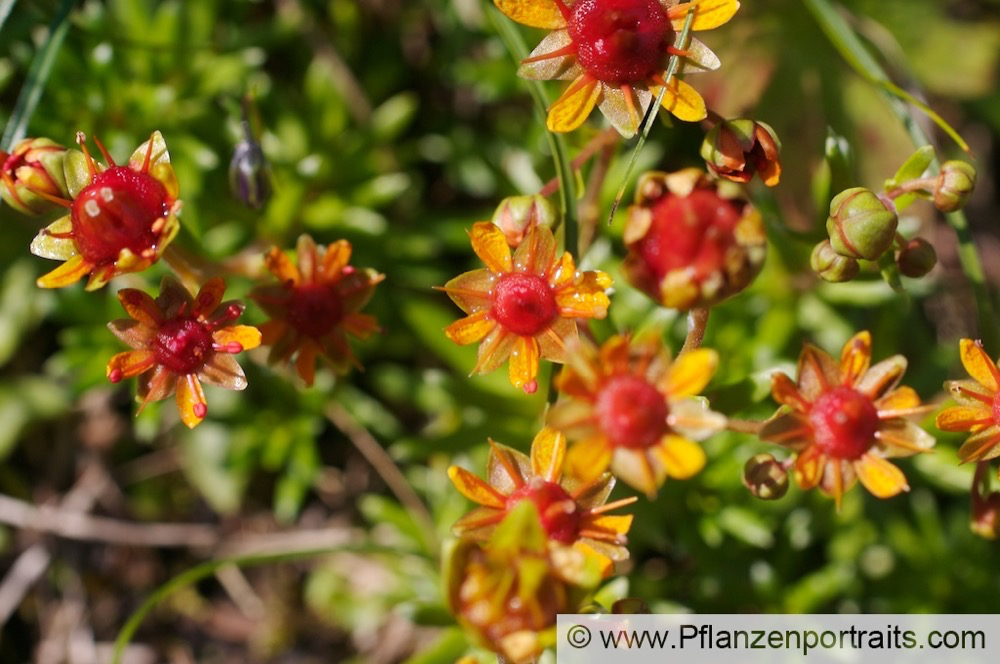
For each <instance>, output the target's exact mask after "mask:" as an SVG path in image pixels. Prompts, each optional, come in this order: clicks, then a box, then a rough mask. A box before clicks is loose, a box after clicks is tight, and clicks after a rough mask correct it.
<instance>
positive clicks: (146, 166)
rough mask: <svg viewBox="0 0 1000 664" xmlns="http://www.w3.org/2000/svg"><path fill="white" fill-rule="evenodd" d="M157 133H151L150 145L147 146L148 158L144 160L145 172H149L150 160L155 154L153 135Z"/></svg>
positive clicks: (143, 169) (143, 167)
mask: <svg viewBox="0 0 1000 664" xmlns="http://www.w3.org/2000/svg"><path fill="white" fill-rule="evenodd" d="M155 135H156V133H155V132H154V133H152V134H150V135H149V141H148V145H147V146H146V159H145V161H143V162H142V172H143V173H149V160H150V159H151V158H152V156H153V136H155Z"/></svg>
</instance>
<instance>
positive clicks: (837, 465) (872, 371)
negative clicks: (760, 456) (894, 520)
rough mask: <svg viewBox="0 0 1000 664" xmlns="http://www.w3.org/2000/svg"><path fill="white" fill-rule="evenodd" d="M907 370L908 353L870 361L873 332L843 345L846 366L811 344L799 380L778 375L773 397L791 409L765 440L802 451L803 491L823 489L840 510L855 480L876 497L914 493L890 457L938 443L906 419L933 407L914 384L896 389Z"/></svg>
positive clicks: (772, 423) (798, 466)
mask: <svg viewBox="0 0 1000 664" xmlns="http://www.w3.org/2000/svg"><path fill="white" fill-rule="evenodd" d="M905 371H906V358H905V357H903V356H902V355H894V356H893V357H890V358H889V359H887V360H883V361H881V362H879V363H878V364H876V365H874V366H871V335H870V334H869V333H868V332H859V333H858V334H856V335H855V336H854V337H852V338H851V339H850V340H849V341H848V342H847V343H846V344H845V345H844V348H843V350H842V351H841V355H840V365H839V366H838V365H837V363H836V361H834V359H833V358H832V357H830V355H828V354H827V353H825V352H824V351H822V350H820V349H819V348H817V347H815V346H813V345H811V344H806V346H805V348H803V350H802V354H801V355H800V356H799V363H798V383H797V384H796V383H793V382H792V379H791V378H789V377H788V376H786V375H785V374H783V373H776V374H774V376H773V377H772V383H771V394H772V395H773V397H774V400H775V401H777V402H778V403H780V404H782V405H783V406H784V408H783V409H781V410H779V411H778V413H777V414H776V415H775V416H774V417H773V418H771V419H770V420H768V421H767V422H766V423H765V425H764V427H763V429H762V430H761V433H760V437H761V438H763V439H764V440H767V441H770V442H772V443H777V444H779V445H783V446H785V447H788V448H790V449H792V450H794V451H795V452H797V458H796V459H795V468H794V474H795V481H796V482H797V483H798V485H799V486H800V487H801V488H803V489H811V488H813V487H816V486H818V487H819V488H820V489H821V490H822V491H823V492H824V493H826V494H829V495H832V496H833V497H834V499H835V500H836V502H837V505H838V507H839V505H840V499H841V497H842V496H843V494H844V492H845V491H847V490H848V489H850V488H851V486H852V485H853V484H854V481H855V479H860V480H861V484H863V485H864V487H865V488H866V489H868V491H870V492H871V493H872V495H874V496H876V497H877V498H889V497H892V496H895V495H896V494H898V493H900V492H902V491H908V490H909V486H908V485H907V483H906V477H905V476H904V475H903V472H902V471H901V470H899V468H897V467H896V466H894V465H893V464H892V463H890V462H889V461H887V460H886V459H887V458H888V457H895V456H909V455H912V454H916V453H918V452H926V451H927V450H929V449H930V448H931V447H933V446H934V442H935V441H934V437H933V436H931V435H930V434H928V433H927V432H926V431H924V430H923V429H921V428H920V427H919V426H917V425H916V424H914V423H912V422H910V421H908V420H906V419H904V418H905V417H907V416H909V415H915V414H920V413H924V412H926V411H927V410H928V408H926V407H923V406H921V405H920V397H919V396H918V395H917V393H916V392H915V391H914V390H913V389H912V388H909V387H897V386H898V385H899V381H900V379H901V378H902V377H903V373H904V372H905Z"/></svg>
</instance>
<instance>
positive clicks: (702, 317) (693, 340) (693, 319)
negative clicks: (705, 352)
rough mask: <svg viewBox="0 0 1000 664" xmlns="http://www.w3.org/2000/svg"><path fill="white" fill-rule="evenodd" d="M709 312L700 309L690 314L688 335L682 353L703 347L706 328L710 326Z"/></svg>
mask: <svg viewBox="0 0 1000 664" xmlns="http://www.w3.org/2000/svg"><path fill="white" fill-rule="evenodd" d="M709 311H710V310H709V309H707V308H701V307H699V308H697V309H692V310H691V311H690V312H688V333H687V338H686V339H684V345H683V346H681V353H686V352H688V351H690V350H694V349H696V348H700V347H701V342H702V341H703V340H704V339H705V328H706V327H707V326H708V314H709ZM679 354H680V353H679Z"/></svg>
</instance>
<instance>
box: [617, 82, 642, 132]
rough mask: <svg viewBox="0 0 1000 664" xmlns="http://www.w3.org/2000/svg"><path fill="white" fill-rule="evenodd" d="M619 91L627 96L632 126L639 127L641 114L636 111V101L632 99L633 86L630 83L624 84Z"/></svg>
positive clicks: (626, 105)
mask: <svg viewBox="0 0 1000 664" xmlns="http://www.w3.org/2000/svg"><path fill="white" fill-rule="evenodd" d="M619 89H620V90H621V91H622V94H623V95H624V96H625V108H627V109H628V117H629V119H630V120H632V124H633V125H635V126H636V127H638V126H639V114H638V113H637V112H636V110H635V99H634V98H633V97H632V86H631V85H629V84H628V83H624V84H622V86H621V87H620V88H619Z"/></svg>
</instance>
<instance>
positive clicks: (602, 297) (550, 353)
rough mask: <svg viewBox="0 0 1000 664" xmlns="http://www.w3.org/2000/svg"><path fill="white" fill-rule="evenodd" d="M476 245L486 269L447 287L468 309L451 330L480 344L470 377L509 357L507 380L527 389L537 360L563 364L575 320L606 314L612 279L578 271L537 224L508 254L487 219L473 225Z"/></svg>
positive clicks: (455, 337)
mask: <svg viewBox="0 0 1000 664" xmlns="http://www.w3.org/2000/svg"><path fill="white" fill-rule="evenodd" d="M470 235H471V237H472V249H473V251H475V252H476V254H477V255H478V256H479V258H481V259H482V261H483V263H485V264H486V268H485V269H479V270H473V271H471V272H466V273H465V274H462V275H459V276H457V277H455V278H454V279H452V280H451V281H449V282H448V283H447V284H445V285H444V287H443V288H441V289H440V290H443V291H444V292H446V293H448V295H449V297H451V299H452V300H453V301H454V302H455V304H457V305H458V306H459V307H461V309H462V311H464V312H465V313H467V314H469V315H468V316H466V317H465V318H461V319H459V320H457V321H455V322H454V323H452V324H451V325H449V326H448V327H447V328H445V334H446V335H448V338H449V339H451V340H452V341H454V342H455V343H457V344H461V345H463V346H464V345H467V344H473V343H477V342H481V343H480V345H479V359H478V361H477V362H476V366H475V367H474V368H473V369H472V373H473V374H477V373H478V374H485V373H489V372H491V371H493V370H494V369H496V368H497V367H499V366H500V365H501V364H503V363H504V361H506V360H507V358H508V357H509V358H510V366H509V372H510V382H511V383H512V384H513V385H514V387H520V388H523V389H524V391H525V392H528V393H531V392H534V391H535V390H536V389H537V387H538V384H537V382H536V381H535V377H536V376H537V375H538V362H539V360H540V359H546V360H549V361H551V362H557V363H562V362H565V361H566V343H567V342H568V341H571V340H573V339H576V338H577V334H578V332H577V327H576V319H577V318H604V317H605V316H606V315H607V313H608V305H609V303H610V302H609V300H608V296H607V295H606V294H605V292H604V291H605V290H606V289H608V288H610V287H611V277H609V276H608V275H607V274H605V273H603V272H599V271H592V272H577V270H576V265H575V264H574V263H573V257H572V256H571V255H570V254H569V252H566V253H564V254H563V255H562V257H561V258H556V242H555V239H554V238H553V237H552V231H550V230H549V229H548V228H544V227H538V226H535V227H533V228H532V229H531V230H530V231H529V232H528V236H527V237H526V238H525V239H524V241H523V242H522V243H521V244H520V246H518V248H517V251H516V252H515V253H514V255H513V256H511V252H510V248H509V247H508V246H507V240H506V239H505V237H504V233H503V231H502V230H500V229H499V228H498V227H496V226H495V225H493V224H492V223H490V222H488V221H481V222H479V223H477V224H475V225H474V226H473V227H472V231H471V233H470Z"/></svg>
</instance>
